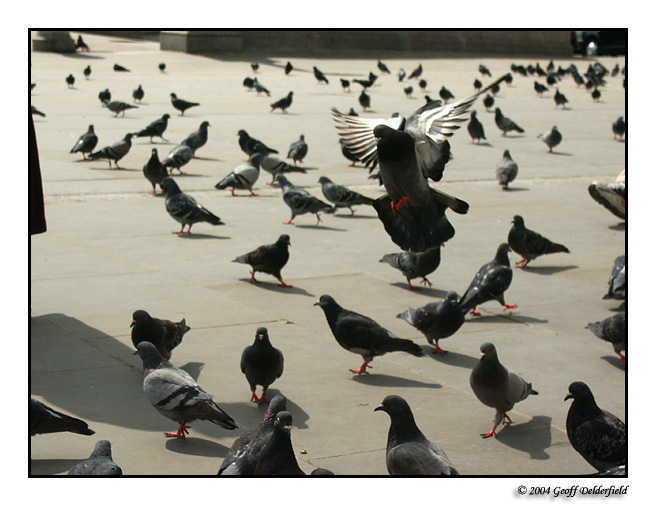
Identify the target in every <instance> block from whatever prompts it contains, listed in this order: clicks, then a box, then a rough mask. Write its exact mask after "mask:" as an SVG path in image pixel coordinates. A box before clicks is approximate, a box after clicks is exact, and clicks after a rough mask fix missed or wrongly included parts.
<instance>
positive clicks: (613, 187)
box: [589, 169, 627, 220]
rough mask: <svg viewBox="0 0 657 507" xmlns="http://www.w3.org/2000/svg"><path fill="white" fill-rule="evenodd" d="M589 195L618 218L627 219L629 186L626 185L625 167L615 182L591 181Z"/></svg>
mask: <svg viewBox="0 0 657 507" xmlns="http://www.w3.org/2000/svg"><path fill="white" fill-rule="evenodd" d="M589 195H590V196H591V197H592V198H593V199H594V200H595V201H596V202H597V203H599V204H601V205H602V206H604V207H605V208H607V209H608V210H609V211H611V212H612V213H613V214H614V215H616V216H617V217H618V218H620V219H621V220H625V214H626V204H627V187H626V186H625V170H624V169H623V171H622V172H621V174H620V175H619V176H618V178H617V179H616V181H615V182H613V183H598V182H597V181H594V182H593V183H591V184H590V185H589Z"/></svg>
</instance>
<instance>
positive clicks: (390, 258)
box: [379, 246, 441, 290]
mask: <svg viewBox="0 0 657 507" xmlns="http://www.w3.org/2000/svg"><path fill="white" fill-rule="evenodd" d="M440 248H441V247H440V246H434V247H431V248H429V249H427V250H425V251H424V252H412V251H407V252H401V253H393V254H386V255H384V256H383V257H382V258H381V259H380V260H379V262H384V263H386V264H389V265H390V266H392V267H393V268H395V269H398V270H399V271H401V272H402V273H403V275H404V276H405V277H406V281H407V282H408V288H409V289H410V290H420V289H419V287H413V285H411V280H413V279H414V278H422V283H423V284H425V285H428V286H429V287H431V282H430V281H429V280H428V279H427V275H429V274H431V273H433V272H434V271H435V270H436V269H437V268H438V265H439V264H440Z"/></svg>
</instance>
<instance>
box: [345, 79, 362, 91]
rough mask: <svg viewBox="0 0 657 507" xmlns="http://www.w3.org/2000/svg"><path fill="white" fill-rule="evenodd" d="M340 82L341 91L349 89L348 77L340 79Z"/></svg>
mask: <svg viewBox="0 0 657 507" xmlns="http://www.w3.org/2000/svg"><path fill="white" fill-rule="evenodd" d="M340 84H341V85H342V91H344V92H350V91H351V81H349V80H348V79H340ZM363 91H365V90H363Z"/></svg>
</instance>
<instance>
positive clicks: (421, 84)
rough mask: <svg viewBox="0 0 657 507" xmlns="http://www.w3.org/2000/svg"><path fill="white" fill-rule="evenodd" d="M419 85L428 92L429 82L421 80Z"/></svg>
mask: <svg viewBox="0 0 657 507" xmlns="http://www.w3.org/2000/svg"><path fill="white" fill-rule="evenodd" d="M418 85H420V89H422V90H426V88H427V81H426V80H425V79H420V81H419V82H418Z"/></svg>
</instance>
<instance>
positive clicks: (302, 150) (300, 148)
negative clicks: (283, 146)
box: [287, 134, 308, 165]
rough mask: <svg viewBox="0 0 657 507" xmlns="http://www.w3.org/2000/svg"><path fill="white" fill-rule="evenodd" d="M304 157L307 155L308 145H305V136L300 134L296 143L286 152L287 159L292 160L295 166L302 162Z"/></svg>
mask: <svg viewBox="0 0 657 507" xmlns="http://www.w3.org/2000/svg"><path fill="white" fill-rule="evenodd" d="M306 155H308V143H306V138H305V136H304V135H303V134H301V135H300V136H299V139H298V140H297V141H294V142H293V143H292V144H290V149H289V150H288V151H287V158H291V159H292V160H294V165H297V162H303V159H304V158H306Z"/></svg>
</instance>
